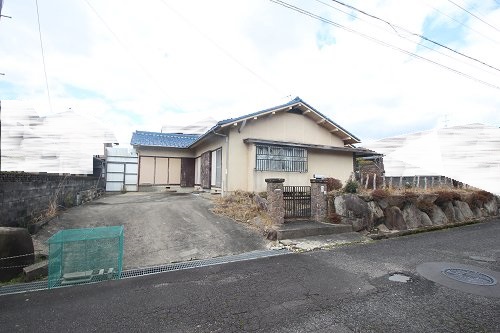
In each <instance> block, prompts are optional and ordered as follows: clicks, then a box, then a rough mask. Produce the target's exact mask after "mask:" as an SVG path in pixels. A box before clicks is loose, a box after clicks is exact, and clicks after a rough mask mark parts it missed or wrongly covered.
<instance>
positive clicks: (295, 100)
mask: <svg viewBox="0 0 500 333" xmlns="http://www.w3.org/2000/svg"><path fill="white" fill-rule="evenodd" d="M297 103H304V104H307V103H305V102H304V101H303V100H302V99H301V98H300V97H295V98H294V99H292V100H291V101H290V102H287V103H285V104H282V105H278V106H273V107H272V108H269V109H265V110H260V111H257V112H254V113H249V114H246V115H244V116H241V117H237V118H230V119H225V120H221V121H219V122H218V123H217V125H225V124H230V123H233V122H235V121H238V120H241V119H245V118H250V117H255V116H258V115H260V114H262V113H266V112H269V111H272V110H276V109H282V108H284V107H287V106H291V105H294V104H297Z"/></svg>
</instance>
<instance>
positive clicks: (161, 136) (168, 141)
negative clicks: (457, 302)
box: [130, 131, 200, 148]
mask: <svg viewBox="0 0 500 333" xmlns="http://www.w3.org/2000/svg"><path fill="white" fill-rule="evenodd" d="M199 136H200V135H198V134H176V133H157V132H145V131H135V133H133V134H132V140H130V144H131V145H133V146H135V145H137V146H150V147H170V148H187V147H189V146H190V145H191V144H192V143H193V142H195V141H196V139H198V137H199Z"/></svg>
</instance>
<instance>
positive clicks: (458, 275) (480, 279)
mask: <svg viewBox="0 0 500 333" xmlns="http://www.w3.org/2000/svg"><path fill="white" fill-rule="evenodd" d="M441 272H442V273H443V274H444V275H445V276H446V277H448V278H450V279H453V280H455V281H460V282H463V283H468V284H475V285H479V286H494V285H495V284H497V280H496V279H495V278H494V277H492V276H489V275H487V274H484V273H480V272H477V271H473V270H469V269H462V268H447V269H443V270H442V271H441Z"/></svg>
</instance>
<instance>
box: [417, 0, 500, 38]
mask: <svg viewBox="0 0 500 333" xmlns="http://www.w3.org/2000/svg"><path fill="white" fill-rule="evenodd" d="M497 1H499V0H497ZM424 3H425V4H426V5H427V6H429V7H431V8H432V9H434V11H436V12H437V13H439V14H441V15H443V16H446V17H448V18H449V19H450V20H453V21H455V22H456V23H458V24H460V25H461V26H463V27H465V28H467V29H469V30H471V31H474V32H475V33H476V34H478V35H481V36H483V37H484V38H486V39H489V40H490V41H492V42H494V43H496V44H500V42H498V41H497V40H494V39H492V38H490V37H489V36H486V35H485V34H483V33H482V32H480V31H477V30H476V29H473V28H471V27H469V26H468V25H467V24H465V23H463V22H461V21H459V20H457V19H456V18H454V17H453V16H450V15H448V14H446V13H445V12H443V11H441V10H439V9H437V8H436V7H434V6H432V5H429V3H427V2H425V1H424ZM499 4H500V2H499Z"/></svg>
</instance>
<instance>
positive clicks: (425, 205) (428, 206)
mask: <svg viewBox="0 0 500 333" xmlns="http://www.w3.org/2000/svg"><path fill="white" fill-rule="evenodd" d="M417 208H418V209H419V210H421V211H422V212H424V213H426V214H427V215H430V214H431V213H432V211H433V210H434V204H433V203H430V202H428V201H424V200H422V201H419V202H417Z"/></svg>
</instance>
